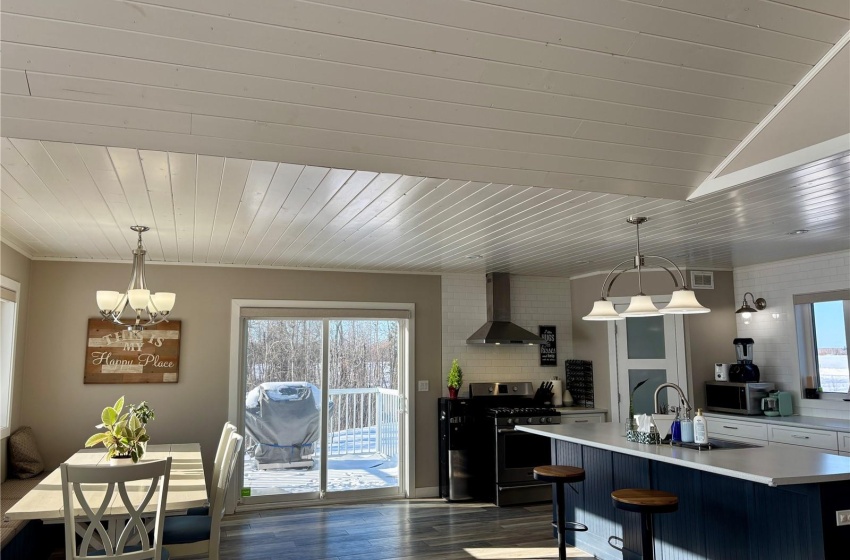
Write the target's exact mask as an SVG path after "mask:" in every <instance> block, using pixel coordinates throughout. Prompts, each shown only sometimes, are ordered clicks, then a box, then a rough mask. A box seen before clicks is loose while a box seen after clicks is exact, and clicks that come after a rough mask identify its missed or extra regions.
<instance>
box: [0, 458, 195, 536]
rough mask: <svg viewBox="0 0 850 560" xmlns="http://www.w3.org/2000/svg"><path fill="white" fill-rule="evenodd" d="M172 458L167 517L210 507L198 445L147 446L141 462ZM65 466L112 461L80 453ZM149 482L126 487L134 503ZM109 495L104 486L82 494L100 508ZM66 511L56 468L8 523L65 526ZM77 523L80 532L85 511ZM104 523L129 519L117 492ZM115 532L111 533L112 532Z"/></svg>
mask: <svg viewBox="0 0 850 560" xmlns="http://www.w3.org/2000/svg"><path fill="white" fill-rule="evenodd" d="M166 457H171V473H170V477H169V481H168V495H167V496H166V506H165V509H166V515H179V514H183V513H185V512H186V510H188V509H189V508H193V507H198V506H203V505H206V504H207V484H206V480H205V478H204V467H203V462H202V460H201V446H200V444H197V443H172V444H168V443H166V444H157V445H148V447H147V451H146V453H145V454H144V456H143V458H142V460H141V462H146V461H155V460H158V459H165V458H166ZM66 463H69V464H72V465H108V464H109V460H108V459H107V458H106V453H105V451H104V450H103V449H98V448H95V449H81V450H79V451H77V452H76V453H74V454H73V455H71V457H69V458H68V460H67V461H66ZM148 485H149V481H148V482H147V483H145V481H138V482H137V483H135V485H134V484H128V485H127V491H128V495H129V496H130V499H131V500H132V502H133V503H139V502H141V498H142V497H143V496H144V493H145V491H146V490H147V486H148ZM105 491H106V485H105V484H92V485H86V487H84V489H83V493H84V494H85V496H86V499H87V500H88V501H89V503H90V504H100V503H101V502H102V500H103V496H104V493H105ZM136 498H138V499H136ZM156 507H157V499H156V498H155V497H154V498H153V499H151V501H150V503H149V504H148V508H147V509H146V511H148V510H149V511H150V512H151V513H152V514H153V513H154V512H155V511H156ZM64 516H65V511H64V505H63V498H62V476H61V473H60V471H59V469H58V468H57V469H56V470H54V471H53V472H51V473H50V474H49V475H47V476H46V477H45V478H44V480H42V481H41V482H40V483H39V484H38V485H37V486H36V487H35V488H33V489H32V490H30V491H29V492H28V493H27V494H26V495H24V497H23V498H21V499H20V500H19V501H18V502H17V503H16V504H15V505H14V506H12V507H11V508H9V510H8V511H7V512H6V517H8V518H9V519H41V520H42V521H43V522H44V523H63V522H64V521H65V517H64ZM74 516H75V518H77V519H78V527H77V531H80V524H81V523H84V522H85V521H86V517H85V513H84V511H83V509H82V508H77V511H75V512H74ZM103 517H104V519H108V520H110V525H111V526H119V525H120V523H121V521H122V520H126V519H127V518H128V517H129V513H128V512H127V509H126V508H125V507H124V504H123V502H122V500H121V498H120V496H119V495H118V492H115V493H114V495H113V497H112V499H111V502H110V504H109V506H108V508H107V510H106V511H105V512H104V516H103ZM110 532H112V529H110Z"/></svg>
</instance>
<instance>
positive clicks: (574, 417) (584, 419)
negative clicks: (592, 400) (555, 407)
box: [561, 414, 605, 424]
mask: <svg viewBox="0 0 850 560" xmlns="http://www.w3.org/2000/svg"><path fill="white" fill-rule="evenodd" d="M604 421H605V415H604V414H569V415H567V414H562V415H561V424H601V423H602V422H604Z"/></svg>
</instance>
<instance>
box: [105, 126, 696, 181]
mask: <svg viewBox="0 0 850 560" xmlns="http://www.w3.org/2000/svg"><path fill="white" fill-rule="evenodd" d="M215 118H218V119H229V120H237V121H243V122H248V123H250V122H256V121H248V120H246V119H233V118H230V117H215ZM107 126H108V125H107ZM278 126H291V127H293V128H303V129H312V128H314V127H308V126H301V125H278ZM317 130H325V131H327V132H337V133H339V134H340V135H358V136H371V137H375V138H386V139H388V140H404V141H406V142H418V143H422V144H431V145H436V146H440V145H446V146H456V144H445V143H442V142H433V141H430V140H409V139H406V138H396V137H392V136H382V135H378V134H357V133H349V132H339V131H333V130H330V129H317ZM165 134H171V133H169V132H165ZM194 136H199V137H203V138H230V137H222V136H216V135H212V134H195V135H194ZM232 139H233V140H239V138H232ZM252 141H255V140H252ZM263 143H266V144H272V145H275V146H294V147H302V148H312V149H322V150H328V151H333V152H342V153H351V152H347V151H345V150H339V149H336V148H314V147H313V146H302V145H300V144H290V143H288V142H263ZM472 148H473V149H475V150H480V151H482V152H510V153H520V154H525V153H529V154H531V153H530V152H517V151H514V150H503V149H497V148H475V147H472ZM356 153H357V154H367V155H374V156H384V157H393V158H398V159H414V160H417V161H428V162H432V163H445V161H444V160H435V159H430V158H425V157H417V158H410V157H403V156H393V155H387V154H382V153H377V152H369V151H364V150H360V151H357V152H356ZM532 155H534V154H532ZM546 155H549V156H550V157H552V158H559V159H573V160H575V159H588V160H592V161H599V162H606V163H612V162H611V160H599V159H594V158H579V157H578V156H557V155H550V154H546ZM453 163H456V164H458V165H464V164H463V163H462V162H453ZM617 163H622V162H617ZM466 165H469V164H466ZM471 165H476V166H479V167H480V166H481V164H471ZM624 165H633V166H636V167H645V168H648V169H671V170H674V171H680V170H679V169H676V168H667V167H664V166H660V165H649V164H642V163H632V162H628V163H624ZM487 167H491V168H497V169H512V170H519V171H527V170H526V169H522V168H517V167H508V166H502V165H492V164H488V165H487ZM537 171H539V172H543V173H558V174H569V175H575V176H581V177H594V178H598V179H618V180H621V181H634V182H639V183H651V184H657V185H666V186H670V187H676V188H681V189H682V190H687V189H689V188H690V187H689V186H687V185H679V184H676V183H668V182H664V181H656V180H647V179H628V178H625V177H612V176H608V175H593V174H589V173H570V172H568V171H560V170H555V169H540V170H537ZM695 173H702V172H699V171H695ZM528 186H541V187H542V186H543V185H528Z"/></svg>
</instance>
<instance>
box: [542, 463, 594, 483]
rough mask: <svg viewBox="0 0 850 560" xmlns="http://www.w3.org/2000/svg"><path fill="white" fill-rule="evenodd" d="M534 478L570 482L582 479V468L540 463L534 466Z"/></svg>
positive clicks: (554, 481) (553, 481)
mask: <svg viewBox="0 0 850 560" xmlns="http://www.w3.org/2000/svg"><path fill="white" fill-rule="evenodd" d="M534 480H539V481H541V482H551V483H553V484H559V483H560V484H571V483H573V482H581V481H582V480H584V469H581V468H579V467H566V466H563V465H542V466H540V467H534Z"/></svg>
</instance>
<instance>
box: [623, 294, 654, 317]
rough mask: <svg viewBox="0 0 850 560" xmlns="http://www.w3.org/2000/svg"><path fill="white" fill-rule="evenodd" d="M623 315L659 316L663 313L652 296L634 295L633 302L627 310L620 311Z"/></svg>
mask: <svg viewBox="0 0 850 560" xmlns="http://www.w3.org/2000/svg"><path fill="white" fill-rule="evenodd" d="M620 315H621V316H623V317H657V316H659V315H661V312H660V311H658V308H657V307H655V304H654V303H652V298H651V297H649V296H641V295H638V296H632V300H631V303H629V306H628V307H627V308H626V310H625V311H623V312H622V313H620Z"/></svg>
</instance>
